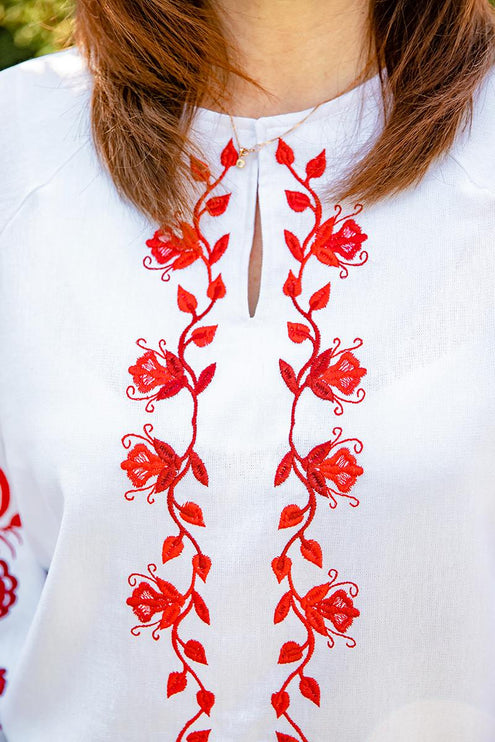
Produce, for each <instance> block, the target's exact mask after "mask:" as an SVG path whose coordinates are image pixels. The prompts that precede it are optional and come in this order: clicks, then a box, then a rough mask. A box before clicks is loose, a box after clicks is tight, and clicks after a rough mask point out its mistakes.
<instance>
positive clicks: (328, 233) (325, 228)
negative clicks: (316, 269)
mask: <svg viewBox="0 0 495 742" xmlns="http://www.w3.org/2000/svg"><path fill="white" fill-rule="evenodd" d="M334 224H335V216H331V217H330V219H327V220H326V221H325V222H323V223H322V224H320V226H319V229H318V231H317V233H316V236H315V241H314V242H313V251H314V249H315V248H319V247H321V246H322V245H327V244H328V242H329V240H330V239H331V237H332V233H333V227H334Z"/></svg>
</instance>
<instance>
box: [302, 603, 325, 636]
mask: <svg viewBox="0 0 495 742" xmlns="http://www.w3.org/2000/svg"><path fill="white" fill-rule="evenodd" d="M306 618H307V619H308V621H309V623H310V625H311V626H312V627H313V628H314V630H315V631H317V632H318V633H319V634H321V635H322V636H327V629H326V626H325V622H324V620H323V616H321V615H320V614H319V613H318V611H315V610H314V608H308V609H307V610H306Z"/></svg>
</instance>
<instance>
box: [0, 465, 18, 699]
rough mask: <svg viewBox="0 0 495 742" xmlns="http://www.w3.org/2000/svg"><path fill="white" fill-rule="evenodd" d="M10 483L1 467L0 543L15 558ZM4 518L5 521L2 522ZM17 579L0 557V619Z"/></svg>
mask: <svg viewBox="0 0 495 742" xmlns="http://www.w3.org/2000/svg"><path fill="white" fill-rule="evenodd" d="M11 506H12V502H11V494H10V485H9V481H8V479H7V476H6V474H5V472H4V471H3V469H0V544H2V546H3V547H6V548H7V552H8V556H9V559H10V558H11V559H15V556H16V549H15V544H16V543H19V544H20V543H22V539H21V534H20V529H21V519H20V517H19V513H11V512H9V511H10V510H11V509H12V507H11ZM5 516H7V517H6V518H5ZM4 520H5V522H4ZM18 584H19V583H18V580H17V578H16V577H15V576H14V575H13V574H12V572H11V567H10V565H9V562H8V561H7V558H5V559H4V558H0V619H2V618H5V617H6V616H7V615H8V614H9V613H10V611H11V609H12V606H13V605H14V603H15V602H16V600H17V592H16V591H17V587H18ZM6 674H7V669H6V668H1V669H0V696H1V695H2V693H3V692H4V690H5V688H6V684H7V679H6Z"/></svg>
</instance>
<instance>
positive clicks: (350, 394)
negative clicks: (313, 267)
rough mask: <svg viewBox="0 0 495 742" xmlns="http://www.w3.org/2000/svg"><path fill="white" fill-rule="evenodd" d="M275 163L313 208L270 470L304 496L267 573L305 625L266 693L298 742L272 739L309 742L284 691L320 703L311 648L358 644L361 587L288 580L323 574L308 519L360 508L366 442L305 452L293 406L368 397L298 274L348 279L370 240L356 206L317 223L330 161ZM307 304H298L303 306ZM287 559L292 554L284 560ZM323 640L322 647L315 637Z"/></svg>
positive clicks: (302, 204)
mask: <svg viewBox="0 0 495 742" xmlns="http://www.w3.org/2000/svg"><path fill="white" fill-rule="evenodd" d="M276 160H277V162H278V163H279V164H280V165H283V166H284V167H286V168H287V169H288V170H289V172H290V173H291V175H292V177H293V178H294V180H295V182H296V183H297V188H298V190H286V191H285V195H286V198H287V203H288V205H289V207H290V208H291V209H292V210H293V211H295V212H303V211H309V212H311V214H312V227H311V229H310V231H309V232H308V234H307V235H306V236H305V237H304V240H303V241H302V242H301V241H300V239H299V238H298V237H297V236H296V235H295V234H293V233H292V232H290V231H289V230H285V231H284V237H285V242H286V245H287V247H288V249H289V250H290V253H291V255H292V257H293V258H294V260H295V261H296V263H297V264H298V269H297V270H296V271H294V272H293V271H292V270H290V271H289V274H288V276H287V278H286V280H285V283H284V285H283V292H284V294H285V295H286V296H287V297H288V298H289V299H290V300H291V302H292V305H293V307H294V309H295V310H296V311H297V312H298V314H299V315H300V318H301V321H300V322H287V330H288V336H289V339H290V340H291V341H292V342H293V343H306V344H307V347H308V357H307V359H306V361H305V362H304V363H303V365H302V366H301V368H300V369H299V370H298V371H297V372H296V370H294V368H293V367H292V366H291V365H290V364H289V363H287V361H285V360H283V359H282V358H281V359H280V360H279V368H280V374H281V376H282V379H283V381H284V383H285V385H286V386H287V388H288V390H289V392H290V394H291V395H292V396H293V400H292V406H291V416H290V427H289V435H288V441H289V450H288V452H287V453H286V454H285V455H284V456H283V458H282V460H281V461H280V463H279V464H278V467H277V470H276V473H275V480H274V484H275V486H279V485H281V484H282V483H283V482H285V481H286V480H287V479H288V477H289V476H290V475H293V476H295V477H297V478H298V479H299V481H300V482H301V485H302V486H303V487H304V488H305V490H306V492H307V495H308V499H307V502H306V504H305V505H304V507H300V506H299V505H295V504H289V505H286V506H285V507H284V508H283V510H282V512H281V514H280V520H279V525H278V528H279V529H285V528H297V530H296V531H295V532H294V533H293V535H292V536H291V537H290V538H289V540H288V541H287V543H286V544H285V546H284V548H283V549H282V552H281V553H280V554H279V555H278V556H276V557H274V559H273V560H272V569H273V572H274V574H275V576H276V578H277V580H278V582H279V583H280V584H281V583H282V582H284V581H286V582H285V585H286V592H285V593H284V594H283V595H282V597H281V598H280V600H279V602H278V604H277V606H276V608H275V613H274V623H275V624H278V623H281V622H282V621H284V620H285V619H286V618H287V616H289V614H292V616H293V617H295V618H297V619H298V620H299V622H300V624H301V625H302V627H303V628H304V633H305V639H304V641H303V642H297V641H286V642H285V643H284V644H283V646H282V647H281V649H280V653H279V657H278V663H279V664H290V665H292V666H293V667H294V669H292V670H291V672H290V673H289V675H288V676H287V678H286V679H285V681H284V682H283V684H282V686H281V687H280V688H279V689H278V690H277V691H276V692H275V693H273V694H272V697H271V702H272V706H273V708H274V709H275V712H276V715H277V718H281V717H284V718H285V719H286V721H287V722H288V724H289V725H290V727H291V728H292V729H291V731H294V732H295V733H296V735H297V736H296V737H294V736H292V735H290V734H286V733H283V732H276V735H277V741H278V742H309V740H308V738H307V736H306V735H305V734H304V732H303V730H302V729H301V728H300V726H299V725H298V724H297V723H296V721H295V720H294V719H293V718H292V715H291V714H290V713H289V708H290V703H291V698H290V696H289V692H288V689H289V686H290V685H291V684H292V683H293V681H296V680H298V688H299V692H300V693H301V695H302V696H304V697H305V698H307V699H309V700H310V701H311V702H312V703H314V704H315V705H317V706H319V705H320V695H321V694H320V686H319V684H318V681H317V680H316V679H315V678H313V677H311V676H309V675H308V674H306V671H307V667H308V665H309V663H310V660H311V658H312V656H313V654H314V652H315V650H316V648H317V641H318V635H319V636H322V637H324V638H325V640H326V644H327V646H328V647H329V648H332V647H333V646H334V644H335V639H334V637H342V638H345V643H346V645H347V646H348V647H354V646H355V644H356V642H355V640H354V639H353V638H352V637H350V636H348V635H347V631H348V629H349V628H350V626H351V625H352V623H353V621H354V619H355V618H356V617H357V616H359V610H358V609H357V608H356V607H355V605H354V601H353V599H354V598H355V597H356V596H357V594H358V586H357V585H356V584H355V583H354V582H350V581H348V580H345V581H342V580H340V581H338V580H337V578H338V572H337V570H336V569H333V568H331V569H329V570H328V572H327V574H328V577H329V579H328V580H325V581H324V582H321V583H318V584H316V585H314V586H313V587H311V588H310V589H309V590H308V591H307V592H305V593H304V594H302V593H300V592H299V590H298V588H297V586H296V584H295V581H294V578H293V573H292V563H293V562H292V560H293V559H294V557H295V556H296V553H295V552H296V547H297V546H299V555H300V557H301V558H302V559H304V560H306V561H308V562H309V563H310V564H312V565H314V566H316V567H318V568H319V569H323V563H324V559H323V552H322V548H321V545H320V544H319V543H318V541H317V540H316V539H313V538H310V537H309V536H308V530H309V527H310V525H311V523H312V521H313V519H314V516H315V513H316V508H317V502H318V500H319V499H321V498H324V499H325V500H327V501H328V503H329V505H330V507H331V508H335V507H336V506H337V502H338V500H339V499H341V498H346V499H348V501H349V504H350V505H351V506H352V507H356V506H357V505H358V504H359V500H357V499H356V498H355V497H354V496H353V495H351V494H350V491H351V489H352V488H353V487H354V485H355V483H356V480H357V478H358V477H359V476H361V474H362V473H363V469H362V467H361V466H360V465H359V464H358V462H357V459H356V455H357V454H359V453H361V451H362V448H363V444H362V442H361V441H360V440H359V439H357V438H345V439H344V438H342V437H341V436H342V428H339V427H335V428H334V429H333V431H332V436H331V437H330V438H329V440H327V441H324V442H322V443H319V444H318V445H316V446H314V447H313V448H312V449H311V450H310V451H309V452H307V453H305V454H303V453H302V452H301V451H299V450H298V449H297V447H296V444H295V442H294V427H295V419H296V409H297V405H298V402H299V400H300V398H301V395H302V394H303V393H304V391H305V390H308V391H309V392H310V393H313V394H314V395H315V396H317V397H319V398H320V399H322V400H323V401H325V402H329V403H331V404H332V406H333V412H334V413H335V415H342V414H343V412H344V405H345V404H349V403H352V404H357V403H359V402H361V401H362V400H363V399H364V396H365V392H364V389H362V388H361V387H359V384H360V382H361V379H362V377H363V376H364V375H365V374H366V369H364V368H363V367H362V366H361V364H360V362H359V360H358V358H357V357H356V355H355V351H356V350H357V349H358V348H359V347H360V346H361V345H362V340H361V339H360V338H355V339H354V341H353V343H352V345H350V346H348V347H344V348H341V347H340V345H341V341H340V339H339V338H334V340H333V345H332V346H331V347H329V348H326V349H324V350H322V348H321V340H322V338H321V332H320V329H319V327H318V323H317V321H316V320H315V318H314V314H315V312H318V311H321V310H323V309H325V307H326V306H327V304H328V302H329V300H330V290H331V285H330V283H327V284H325V285H324V286H322V287H321V288H320V289H318V290H317V291H315V292H314V293H313V294H312V295H311V296H309V297H308V298H306V297H304V294H303V274H304V269H305V267H306V265H307V264H308V261H309V260H311V259H316V260H318V261H319V262H320V263H322V264H323V265H327V266H329V267H333V268H339V269H340V270H339V275H340V278H346V277H347V276H348V273H349V267H352V266H360V265H363V264H364V263H365V262H366V261H367V259H368V254H367V253H366V252H365V251H364V250H362V249H361V245H362V243H363V242H364V240H366V239H367V235H366V234H364V233H363V232H362V230H361V228H360V227H359V225H358V224H357V223H356V221H355V219H354V217H355V216H357V215H358V214H359V212H360V211H361V210H362V206H361V205H360V204H358V205H357V206H356V207H355V209H354V211H353V213H351V214H347V215H343V214H342V208H341V206H340V205H337V206H336V207H335V214H333V215H332V216H331V217H330V218H328V219H326V220H323V209H322V203H321V201H320V198H319V197H318V195H317V193H316V192H315V190H314V188H313V187H312V185H311V181H312V180H313V179H315V178H320V177H321V176H322V175H323V174H324V172H325V169H326V155H325V150H323V151H322V152H321V153H320V154H319V155H317V156H316V157H315V158H313V159H312V160H310V161H309V162H308V163H307V164H306V168H305V177H302V176H300V175H299V173H298V172H297V171H296V169H295V168H294V160H295V156H294V152H293V150H292V148H291V147H289V146H288V145H287V144H286V142H284V141H283V139H279V141H278V146H277V151H276ZM303 299H304V301H303ZM289 552H291V553H292V554H293V555H292V557H291V556H289ZM320 641H321V640H320Z"/></svg>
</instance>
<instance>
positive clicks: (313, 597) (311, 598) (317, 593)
mask: <svg viewBox="0 0 495 742" xmlns="http://www.w3.org/2000/svg"><path fill="white" fill-rule="evenodd" d="M329 590H330V583H329V582H325V583H324V584H323V585H316V586H315V587H312V588H311V590H308V592H307V593H306V595H305V596H304V603H305V605H314V604H315V603H318V602H319V601H320V600H323V598H324V597H325V595H326V594H327V593H328V591H329Z"/></svg>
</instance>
